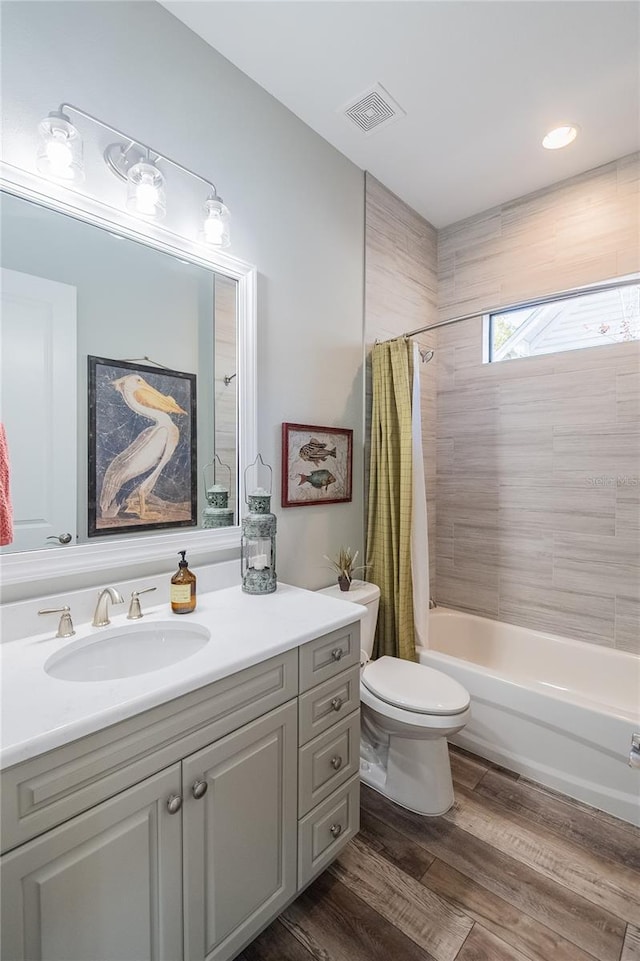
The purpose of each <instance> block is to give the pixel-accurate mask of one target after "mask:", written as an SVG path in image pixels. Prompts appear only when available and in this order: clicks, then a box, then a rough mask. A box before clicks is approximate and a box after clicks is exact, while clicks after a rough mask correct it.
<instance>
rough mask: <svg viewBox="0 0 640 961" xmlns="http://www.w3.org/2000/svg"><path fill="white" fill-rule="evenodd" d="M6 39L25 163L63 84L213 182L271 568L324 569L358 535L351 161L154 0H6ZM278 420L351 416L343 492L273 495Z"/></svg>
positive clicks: (312, 573)
mask: <svg viewBox="0 0 640 961" xmlns="http://www.w3.org/2000/svg"><path fill="white" fill-rule="evenodd" d="M2 44H3V49H2V54H3V56H2V81H3V111H4V115H5V120H4V132H3V143H4V147H3V150H4V152H5V156H6V157H7V159H9V160H13V161H15V162H17V163H23V164H30V163H31V162H32V157H33V150H34V149H35V142H36V141H35V134H34V131H35V128H36V125H37V123H38V121H39V120H40V119H41V118H42V117H43V116H45V115H46V114H47V113H48V112H49V110H51V109H54V108H55V107H57V105H58V103H59V102H61V101H64V100H66V101H70V102H72V103H77V104H78V106H81V107H82V108H83V109H86V110H87V111H89V112H91V113H94V114H96V115H97V116H99V117H101V118H104V119H105V120H106V121H108V122H110V123H113V124H114V125H115V126H116V127H119V128H120V129H122V130H125V131H131V132H132V133H133V134H134V135H136V136H138V137H140V139H141V140H143V141H146V142H148V143H151V144H152V145H153V146H154V147H157V148H158V149H159V150H161V151H162V150H164V151H165V152H166V153H167V154H168V155H169V156H173V157H175V158H176V160H178V161H180V162H181V163H183V164H184V165H186V166H187V167H190V168H191V169H193V170H196V171H198V172H199V173H202V175H203V176H205V177H210V178H211V179H212V180H214V181H215V182H216V184H217V185H218V188H219V190H220V192H221V194H222V195H223V197H224V199H225V201H226V202H227V203H228V204H229V206H230V208H231V210H232V215H233V221H232V228H233V246H232V250H231V252H232V253H233V254H234V255H236V256H238V257H240V258H242V259H243V260H247V261H249V262H251V263H254V264H256V265H257V267H258V270H259V272H260V278H259V289H258V295H259V304H258V328H259V332H258V358H259V360H258V396H259V406H258V416H259V445H260V450H261V452H262V454H263V457H264V458H265V460H267V461H268V462H269V463H271V464H272V465H273V467H274V495H275V496H274V503H275V506H276V510H277V512H278V513H279V518H278V558H279V564H278V574H279V576H280V578H281V579H282V580H285V581H289V582H290V583H293V584H298V585H304V586H310V587H317V586H321V585H323V584H326V583H328V582H329V581H330V580H331V575H330V574H329V572H328V571H327V570H326V568H325V566H324V562H323V560H322V555H323V554H324V553H333V552H335V550H336V549H337V548H338V546H339V545H340V544H343V543H346V544H350V545H351V546H352V547H354V548H356V547H358V548H360V549H362V540H363V532H362V516H363V499H362V487H363V483H362V463H363V457H362V448H363V375H362V323H363V320H362V317H363V256H362V251H363V221H364V190H363V174H362V172H361V171H360V170H359V169H358V168H356V167H355V166H354V165H353V164H351V163H350V162H349V161H347V160H346V159H345V158H344V157H343V156H342V155H341V154H339V153H338V152H337V151H336V150H335V149H333V148H332V147H331V146H329V145H328V144H327V143H326V142H325V141H324V140H322V139H321V138H320V137H319V136H318V135H317V134H315V133H314V132H313V131H312V130H310V129H309V128H308V127H306V126H305V125H304V124H303V123H302V122H301V121H300V120H298V119H297V118H296V117H295V116H294V115H293V114H291V113H290V112H289V111H288V110H286V109H285V108H284V107H283V106H282V105H281V104H279V103H278V102H277V101H276V100H274V99H273V98H272V97H271V96H270V95H268V94H267V93H266V92H265V91H264V90H262V89H261V88H260V87H259V86H258V85H257V84H255V83H254V82H253V81H251V80H250V79H249V78H248V77H246V76H245V75H244V74H242V73H241V72H240V71H239V70H237V69H236V68H235V67H234V66H232V65H231V64H230V63H229V62H228V61H226V60H225V59H224V58H223V57H222V56H220V55H219V54H218V53H217V52H216V51H214V50H213V49H212V48H211V47H209V46H208V45H207V44H205V43H204V41H202V40H200V39H199V38H198V37H196V36H195V34H193V33H191V31H189V30H188V29H187V28H186V27H185V26H184V25H183V24H181V23H180V22H179V21H178V20H176V19H175V18H174V17H172V16H171V14H169V13H168V12H167V11H166V10H165V9H164V8H162V7H160V6H159V5H158V4H155V3H151V2H115V3H112V2H68V3H66V2H57V0H50V2H46V3H42V2H33V3H20V2H6V3H4V4H3V7H2ZM89 159H90V157H89V156H88V155H87V160H89ZM105 183H106V182H105ZM114 185H115V186H117V184H115V181H114ZM113 189H115V187H114V188H113ZM281 421H297V422H300V423H310V424H321V425H335V426H341V427H349V428H353V430H354V474H353V477H354V484H353V501H352V502H351V503H349V504H339V505H334V506H327V507H313V508H292V509H288V510H284V511H281V510H280V509H279V508H278V504H279V486H280V468H279V464H280V423H281Z"/></svg>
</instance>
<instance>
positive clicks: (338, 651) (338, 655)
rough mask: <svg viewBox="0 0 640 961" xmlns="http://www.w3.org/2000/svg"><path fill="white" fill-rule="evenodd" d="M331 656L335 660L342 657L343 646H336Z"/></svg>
mask: <svg viewBox="0 0 640 961" xmlns="http://www.w3.org/2000/svg"><path fill="white" fill-rule="evenodd" d="M331 657H332V658H333V660H334V661H339V660H340V658H341V657H342V648H341V647H334V649H333V650H332V651H331Z"/></svg>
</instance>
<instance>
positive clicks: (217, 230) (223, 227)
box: [202, 192, 231, 247]
mask: <svg viewBox="0 0 640 961" xmlns="http://www.w3.org/2000/svg"><path fill="white" fill-rule="evenodd" d="M229 219H230V215H229V210H228V209H227V207H226V206H225V205H224V203H223V202H222V197H218V195H217V193H215V192H214V193H213V194H211V195H210V196H209V197H207V200H206V202H205V205H204V224H203V226H202V238H203V240H204V242H205V244H211V245H212V246H213V247H228V246H229V244H230V243H231V238H230V235H229Z"/></svg>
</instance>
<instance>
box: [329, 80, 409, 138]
mask: <svg viewBox="0 0 640 961" xmlns="http://www.w3.org/2000/svg"><path fill="white" fill-rule="evenodd" d="M340 113H343V114H344V115H345V117H347V118H348V119H349V120H351V122H352V123H354V124H355V125H356V127H358V129H359V130H362V132H363V133H364V134H366V135H367V136H368V135H369V134H372V133H376V132H377V131H378V130H382V128H383V127H388V126H389V124H390V123H393V122H394V121H395V120H400V118H401V117H405V116H406V113H405V111H404V110H403V109H402V107H401V106H400V104H398V103H396V101H395V100H394V99H393V97H392V96H391V95H390V94H389V93H387V91H386V90H385V89H384V87H383V86H382V84H380V83H376V84H375V85H374V86H373V87H371V88H370V89H369V90H366V91H365V92H364V93H361V94H359V96H357V97H356V98H355V99H354V100H351V101H349V103H348V104H346V106H344V107H342V108H341V110H340Z"/></svg>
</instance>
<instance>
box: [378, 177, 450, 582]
mask: <svg viewBox="0 0 640 961" xmlns="http://www.w3.org/2000/svg"><path fill="white" fill-rule="evenodd" d="M365 185H366V208H365V218H366V219H365V248H366V250H365V335H364V340H365V348H366V354H365V356H366V358H367V376H366V431H365V437H366V438H367V450H366V451H365V491H366V485H367V484H368V477H369V471H368V465H369V449H368V438H369V437H370V426H371V376H370V370H369V363H370V362H369V357H370V352H371V348H372V346H373V344H374V343H375V341H376V340H386V339H387V338H390V337H397V336H398V335H399V334H403V333H404V332H405V331H407V330H412V329H413V328H415V327H421V326H423V325H425V324H430V323H435V322H436V320H437V246H436V230H435V228H434V227H432V226H431V224H429V223H427V221H426V220H423V219H422V217H420V216H419V215H418V214H417V213H416V212H415V211H414V210H412V209H411V207H408V206H407V205H406V204H405V203H403V202H402V201H401V200H399V199H398V198H397V197H396V196H395V195H394V194H392V193H391V191H389V190H387V188H386V187H384V186H383V185H382V184H381V183H379V181H377V180H376V179H375V177H372V176H371V175H370V174H367V175H366V180H365ZM417 340H418V343H419V344H420V346H422V347H425V348H428V347H435V335H434V334H431V335H424V336H421V337H418V338H417ZM435 367H436V363H435V360H433V361H431V363H429V364H426V365H424V366H423V367H422V368H421V371H420V373H421V375H422V392H421V393H422V440H423V445H424V451H425V475H426V484H427V508H428V516H429V556H430V565H429V570H430V578H431V590H432V593H433V591H434V588H435V571H436V504H435V488H436V372H435ZM365 502H366V496H365Z"/></svg>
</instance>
